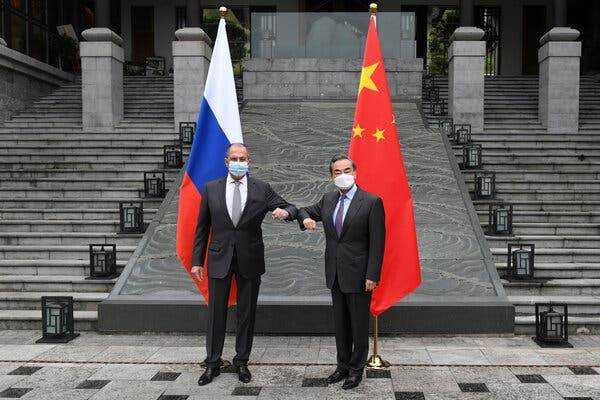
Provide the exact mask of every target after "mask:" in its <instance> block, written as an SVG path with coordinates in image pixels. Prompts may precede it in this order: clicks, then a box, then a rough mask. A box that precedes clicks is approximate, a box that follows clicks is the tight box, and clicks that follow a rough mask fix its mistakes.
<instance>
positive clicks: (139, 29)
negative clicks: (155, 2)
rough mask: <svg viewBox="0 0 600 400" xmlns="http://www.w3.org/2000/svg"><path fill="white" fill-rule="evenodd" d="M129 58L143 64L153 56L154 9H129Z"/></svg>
mask: <svg viewBox="0 0 600 400" xmlns="http://www.w3.org/2000/svg"><path fill="white" fill-rule="evenodd" d="M131 36H132V47H131V51H132V54H131V56H132V57H131V58H132V61H133V62H134V63H138V64H144V63H145V61H146V58H147V57H153V56H154V7H137V6H135V7H131Z"/></svg>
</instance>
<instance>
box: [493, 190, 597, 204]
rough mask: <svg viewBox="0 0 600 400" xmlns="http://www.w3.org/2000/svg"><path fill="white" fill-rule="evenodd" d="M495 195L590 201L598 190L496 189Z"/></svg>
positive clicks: (523, 198)
mask: <svg viewBox="0 0 600 400" xmlns="http://www.w3.org/2000/svg"><path fill="white" fill-rule="evenodd" d="M496 193H497V196H498V197H499V198H502V199H510V201H511V202H513V201H514V200H581V201H591V200H597V199H599V198H600V190H594V189H582V190H568V189H563V190H561V189H557V190H553V189H535V190H519V189H511V190H508V191H505V190H497V192H496Z"/></svg>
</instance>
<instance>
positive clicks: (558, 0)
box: [554, 0, 567, 26]
mask: <svg viewBox="0 0 600 400" xmlns="http://www.w3.org/2000/svg"><path fill="white" fill-rule="evenodd" d="M554 26H567V0H554Z"/></svg>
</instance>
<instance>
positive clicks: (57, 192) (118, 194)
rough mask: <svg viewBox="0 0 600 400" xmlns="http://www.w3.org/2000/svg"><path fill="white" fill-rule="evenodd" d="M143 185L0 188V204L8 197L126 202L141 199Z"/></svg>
mask: <svg viewBox="0 0 600 400" xmlns="http://www.w3.org/2000/svg"><path fill="white" fill-rule="evenodd" d="M143 192H144V190H143V185H142V186H140V188H125V187H114V188H107V189H89V188H79V189H42V188H37V189H34V188H32V189H8V188H3V187H0V202H1V201H2V199H5V198H7V197H10V196H11V195H12V198H13V199H17V198H18V199H47V198H51V197H71V198H72V197H75V198H76V197H79V196H81V197H98V198H103V199H116V198H119V199H121V198H125V199H128V201H131V200H135V199H142V198H143V197H142V196H143Z"/></svg>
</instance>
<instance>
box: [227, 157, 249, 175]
mask: <svg viewBox="0 0 600 400" xmlns="http://www.w3.org/2000/svg"><path fill="white" fill-rule="evenodd" d="M229 173H230V174H231V175H233V176H236V177H243V176H244V175H246V174H247V173H248V162H247V161H229Z"/></svg>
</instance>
